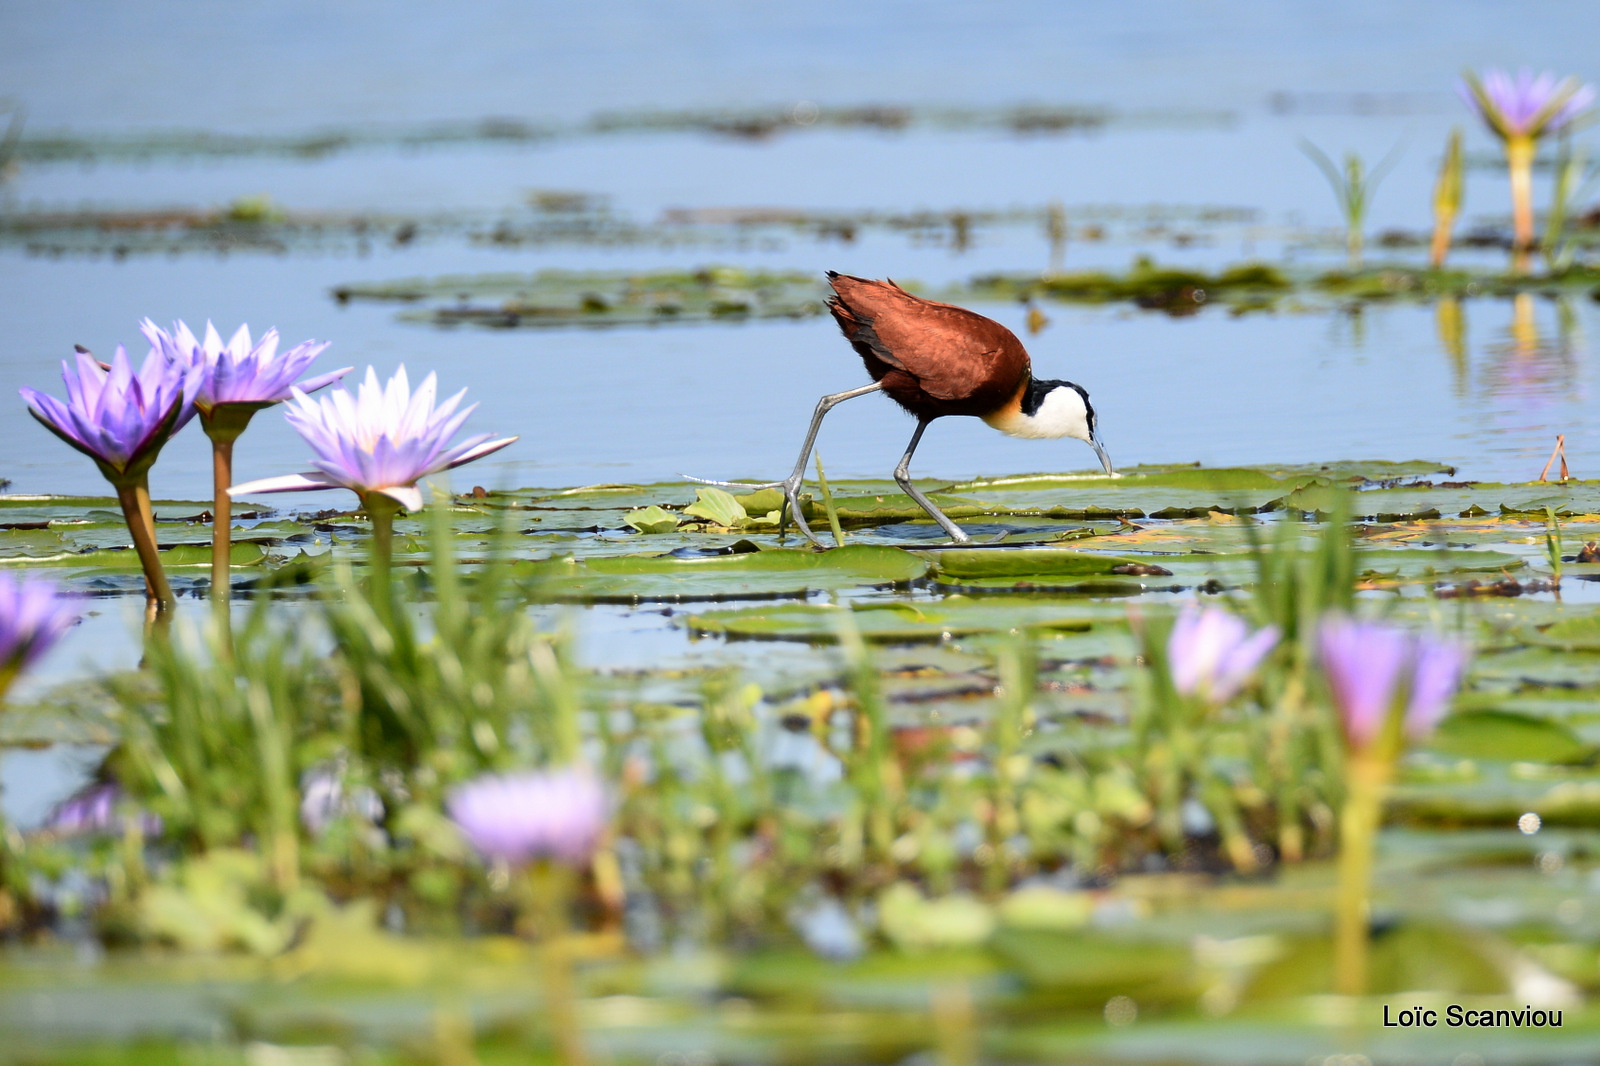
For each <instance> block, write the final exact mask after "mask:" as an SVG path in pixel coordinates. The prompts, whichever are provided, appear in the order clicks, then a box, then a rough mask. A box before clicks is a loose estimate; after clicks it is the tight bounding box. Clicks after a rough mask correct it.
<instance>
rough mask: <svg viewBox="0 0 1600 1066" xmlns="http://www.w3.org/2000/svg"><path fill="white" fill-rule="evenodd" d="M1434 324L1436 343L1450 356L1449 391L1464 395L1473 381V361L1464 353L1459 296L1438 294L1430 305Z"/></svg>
mask: <svg viewBox="0 0 1600 1066" xmlns="http://www.w3.org/2000/svg"><path fill="white" fill-rule="evenodd" d="M1433 324H1434V329H1435V330H1436V331H1437V332H1438V334H1439V347H1440V348H1442V349H1443V350H1444V354H1445V355H1446V356H1447V357H1448V358H1449V360H1450V391H1451V392H1453V393H1454V394H1455V396H1456V399H1458V400H1459V399H1464V398H1465V397H1466V395H1467V393H1468V391H1469V390H1470V387H1471V384H1472V361H1471V359H1469V358H1468V356H1467V319H1466V315H1465V314H1463V313H1462V309H1461V300H1460V299H1459V298H1458V297H1455V296H1444V297H1441V298H1440V299H1439V302H1438V303H1436V304H1434V307H1433Z"/></svg>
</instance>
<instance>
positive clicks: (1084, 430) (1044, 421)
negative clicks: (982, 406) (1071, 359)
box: [984, 385, 1093, 440]
mask: <svg viewBox="0 0 1600 1066" xmlns="http://www.w3.org/2000/svg"><path fill="white" fill-rule="evenodd" d="M984 421H985V422H987V423H988V424H989V425H991V426H993V427H994V428H995V429H998V430H999V431H1000V432H1001V433H1004V434H1005V435H1006V436H1008V437H1029V438H1034V439H1050V440H1054V439H1057V438H1060V437H1076V438H1077V439H1078V440H1088V439H1090V437H1092V436H1093V432H1092V430H1091V429H1090V426H1089V405H1088V403H1087V402H1086V401H1085V400H1084V398H1083V396H1082V395H1081V394H1079V392H1078V390H1077V389H1074V388H1072V387H1071V386H1069V385H1058V386H1057V387H1055V388H1053V389H1051V390H1050V391H1049V392H1047V393H1045V395H1044V399H1043V401H1042V402H1041V403H1040V404H1039V405H1038V406H1037V407H1036V408H1035V409H1034V411H1033V413H1032V414H1029V413H1027V412H1026V411H1025V410H1024V409H1023V406H1022V405H1017V406H1011V407H1007V408H1006V409H1005V410H1002V411H997V412H996V413H994V414H992V415H990V416H988V417H987V418H985V419H984Z"/></svg>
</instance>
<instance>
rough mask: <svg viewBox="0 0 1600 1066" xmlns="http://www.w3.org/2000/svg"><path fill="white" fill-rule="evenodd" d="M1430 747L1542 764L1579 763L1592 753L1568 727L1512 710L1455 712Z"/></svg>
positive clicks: (1468, 756)
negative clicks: (1512, 711)
mask: <svg viewBox="0 0 1600 1066" xmlns="http://www.w3.org/2000/svg"><path fill="white" fill-rule="evenodd" d="M1428 747H1429V748H1431V749H1432V750H1434V751H1436V752H1438V753H1439V754H1441V755H1450V756H1456V757H1459V758H1464V759H1510V760H1515V761H1521V762H1542V763H1570V762H1579V761H1581V760H1584V759H1586V758H1588V757H1589V756H1590V755H1591V754H1592V753H1593V749H1592V748H1591V747H1590V746H1589V745H1587V744H1585V743H1584V742H1583V741H1582V740H1581V739H1579V737H1578V736H1577V734H1575V733H1574V732H1573V731H1572V730H1571V729H1570V728H1568V727H1567V726H1564V725H1562V724H1560V723H1558V722H1552V721H1549V720H1548V719H1539V718H1533V717H1530V716H1528V715H1523V714H1514V713H1511V712H1509V711H1469V712H1465V713H1458V714H1453V715H1451V716H1450V717H1448V718H1446V719H1445V720H1444V721H1443V722H1441V723H1440V724H1439V728H1438V731H1437V732H1436V733H1435V734H1434V735H1433V738H1432V739H1431V740H1430V741H1429V742H1428Z"/></svg>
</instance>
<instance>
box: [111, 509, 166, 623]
mask: <svg viewBox="0 0 1600 1066" xmlns="http://www.w3.org/2000/svg"><path fill="white" fill-rule="evenodd" d="M117 502H118V503H120V504H121V505H122V517H123V519H124V521H126V522H127V523H128V532H129V534H131V535H132V537H133V550H134V551H135V552H137V553H138V555H139V565H140V567H142V568H143V569H144V589H145V597H146V599H147V600H148V601H149V603H150V604H151V605H153V606H154V607H155V608H156V609H157V610H158V611H165V610H168V609H170V608H171V607H172V586H171V585H169V584H167V574H166V571H164V570H162V569H161V559H160V557H159V556H158V555H157V554H156V533H155V518H154V515H153V513H152V512H151V509H150V486H149V484H148V483H147V482H145V481H143V480H141V481H139V482H137V483H134V484H128V485H118V486H117Z"/></svg>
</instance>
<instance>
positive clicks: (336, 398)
mask: <svg viewBox="0 0 1600 1066" xmlns="http://www.w3.org/2000/svg"><path fill="white" fill-rule="evenodd" d="M290 391H291V395H292V396H293V397H294V398H293V400H291V401H290V403H289V405H288V407H287V408H286V410H285V412H284V413H285V415H286V417H287V418H288V419H289V423H290V424H291V425H293V426H294V428H295V429H296V430H297V431H298V432H299V433H300V435H301V436H302V437H304V438H305V440H306V443H307V444H309V445H311V449H312V451H314V452H316V454H317V458H316V460H315V461H313V463H312V465H313V466H315V467H316V468H317V469H316V470H314V471H309V472H307V473H304V474H290V475H288V476H286V477H275V478H263V479H262V480H260V481H251V482H247V483H245V484H243V485H235V486H233V487H232V488H230V489H229V490H228V493H229V495H231V496H234V497H239V496H245V495H249V494H251V493H256V492H301V491H309V490H313V489H333V488H347V489H350V490H351V491H353V492H355V493H356V494H357V495H358V496H360V497H362V499H363V500H364V501H365V500H366V499H367V497H368V496H369V495H371V494H373V493H377V494H381V495H384V496H388V497H390V498H391V499H393V500H395V501H396V502H398V503H399V504H400V505H401V506H402V507H404V508H405V509H406V510H408V511H417V510H420V509H421V508H422V492H421V490H419V489H418V488H417V482H418V481H420V480H422V479H423V478H424V477H427V476H428V475H429V474H436V473H438V472H439V471H441V470H447V469H450V468H452V467H457V466H461V465H462V464H464V463H470V462H472V461H473V460H475V459H482V458H483V457H484V456H486V455H488V454H490V453H491V452H497V451H499V450H500V449H501V448H504V447H505V446H506V445H508V444H511V443H512V442H513V441H515V440H516V439H517V438H516V437H503V438H501V439H499V440H491V439H490V434H488V433H481V434H478V435H477V436H474V437H469V438H468V439H466V440H464V441H462V442H461V443H459V444H454V445H452V444H451V443H450V439H451V438H452V437H454V436H455V434H456V431H457V430H459V429H460V428H461V426H462V424H463V423H464V422H465V421H466V420H467V416H468V415H469V414H471V413H472V411H473V409H474V408H475V407H476V406H477V405H476V404H474V405H472V406H470V407H467V408H466V409H465V410H462V411H457V410H456V407H457V406H458V405H459V404H460V403H461V397H462V396H464V395H466V390H465V389H462V390H461V391H460V392H458V393H456V394H455V395H454V396H452V397H450V398H449V399H448V400H446V401H444V403H442V404H439V405H438V406H437V407H435V406H434V397H435V395H436V394H437V392H438V383H437V380H436V378H435V377H434V375H433V374H429V375H428V376H427V378H426V379H424V380H423V382H422V386H421V387H420V388H419V389H417V391H416V392H415V393H412V391H411V384H410V382H409V381H408V380H407V379H406V368H405V367H403V366H402V367H400V368H399V369H398V370H397V371H395V375H394V377H393V378H390V379H389V383H388V385H387V386H384V385H380V384H379V383H378V374H377V371H375V370H373V369H372V368H371V367H368V368H367V377H366V380H365V381H363V382H362V383H361V387H360V390H359V392H358V394H357V396H355V397H352V396H351V395H350V393H349V392H348V391H347V390H345V389H338V390H335V391H334V392H332V393H329V394H328V395H326V396H323V397H322V398H321V400H320V401H319V400H313V399H311V398H310V397H309V396H307V395H306V394H305V393H304V392H302V391H301V390H300V389H291V390H290Z"/></svg>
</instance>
